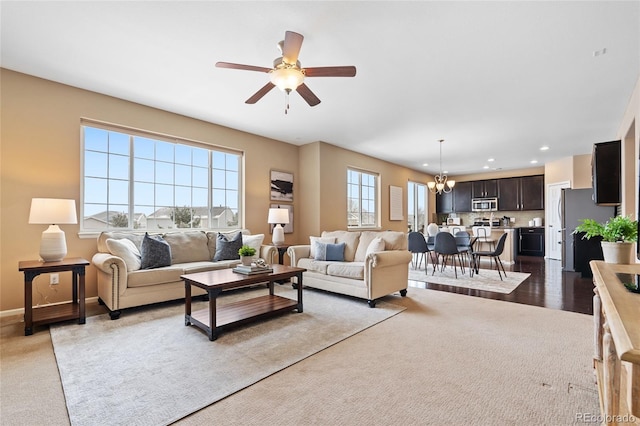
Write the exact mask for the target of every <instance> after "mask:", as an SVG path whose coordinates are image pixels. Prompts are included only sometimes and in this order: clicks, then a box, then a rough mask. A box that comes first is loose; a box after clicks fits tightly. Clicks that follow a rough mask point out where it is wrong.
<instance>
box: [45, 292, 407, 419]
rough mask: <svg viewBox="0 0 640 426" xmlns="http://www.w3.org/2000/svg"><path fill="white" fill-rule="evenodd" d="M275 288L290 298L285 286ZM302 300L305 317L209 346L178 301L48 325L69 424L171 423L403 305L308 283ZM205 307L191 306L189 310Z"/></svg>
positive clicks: (269, 323) (240, 332)
mask: <svg viewBox="0 0 640 426" xmlns="http://www.w3.org/2000/svg"><path fill="white" fill-rule="evenodd" d="M250 292H257V293H260V294H264V293H265V292H266V289H264V288H258V289H254V290H251V291H250ZM250 292H249V293H247V292H246V291H245V292H234V294H231V295H226V296H223V297H221V298H219V300H218V303H219V304H223V303H228V302H232V301H234V300H238V299H239V298H247V297H250ZM276 293H277V294H279V295H282V296H285V297H290V298H292V299H294V298H295V292H294V291H293V290H292V289H291V286H277V288H276ZM398 297H399V296H398ZM303 302H304V312H303V313H296V312H292V313H289V314H285V315H282V316H277V317H273V318H270V319H267V320H261V321H258V322H255V323H249V324H246V325H244V326H241V327H239V328H234V329H230V330H228V331H225V332H223V333H222V334H221V335H220V336H219V337H218V339H217V340H216V341H213V342H210V341H209V340H208V338H207V336H206V335H205V334H204V333H203V332H201V331H200V330H198V329H196V328H195V327H187V326H185V325H184V306H183V305H182V304H172V305H170V306H166V305H165V306H156V307H150V308H146V309H142V310H136V311H134V312H127V311H125V312H124V313H123V314H122V317H121V318H120V319H119V320H116V321H111V320H110V319H109V316H108V315H100V316H96V317H90V318H87V323H86V324H85V325H79V324H68V323H67V324H64V325H58V326H52V327H51V339H52V342H53V346H54V352H55V356H56V361H57V364H58V370H59V372H60V377H61V380H62V385H63V390H64V395H65V399H66V404H67V408H68V411H69V418H70V420H71V424H72V425H94V424H96V421H98V422H99V423H100V424H109V425H132V424H135V425H164V424H170V423H172V422H174V421H176V420H178V419H181V418H183V417H184V416H187V415H189V414H190V413H192V412H194V411H197V410H199V409H201V408H203V407H206V406H208V405H210V404H212V403H214V402H216V401H218V400H220V399H222V398H224V397H226V396H228V395H231V394H233V393H235V392H237V391H239V390H241V389H243V388H246V387H247V386H250V385H252V384H254V383H256V382H258V381H260V380H262V379H264V378H265V377H268V376H270V375H272V374H274V373H276V372H278V371H280V370H282V369H284V368H286V367H288V366H290V365H292V364H294V363H296V362H298V361H301V360H303V359H305V358H307V357H309V356H311V355H313V354H315V353H317V352H319V351H321V350H323V349H325V348H327V347H329V346H331V345H334V344H336V343H338V342H340V341H342V340H344V339H346V338H348V337H349V336H352V335H354V334H356V333H358V332H360V331H362V330H364V329H367V328H368V327H371V326H373V325H375V324H377V323H379V322H381V321H384V320H385V319H388V318H390V317H392V316H394V315H396V314H398V313H399V312H401V311H403V310H404V309H405V308H403V307H400V306H396V305H393V304H391V303H388V302H386V301H380V302H379V303H378V304H377V305H376V308H375V309H371V308H369V307H368V305H367V303H366V302H365V301H363V300H357V299H353V298H348V297H343V296H339V295H335V294H330V293H325V292H321V291H317V290H307V289H305V291H304V297H303ZM196 305H197V306H196ZM205 307H206V302H196V304H194V307H193V309H194V310H196V309H201V308H205ZM274 398H277V395H274Z"/></svg>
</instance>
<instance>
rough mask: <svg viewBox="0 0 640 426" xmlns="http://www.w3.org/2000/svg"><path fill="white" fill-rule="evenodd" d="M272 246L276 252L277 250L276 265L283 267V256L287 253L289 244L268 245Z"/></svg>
mask: <svg viewBox="0 0 640 426" xmlns="http://www.w3.org/2000/svg"><path fill="white" fill-rule="evenodd" d="M269 245H271V246H274V247H275V248H276V250H278V263H279V264H280V265H284V254H285V253H286V252H287V249H288V248H289V244H269Z"/></svg>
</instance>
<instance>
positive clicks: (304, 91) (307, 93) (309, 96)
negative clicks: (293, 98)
mask: <svg viewBox="0 0 640 426" xmlns="http://www.w3.org/2000/svg"><path fill="white" fill-rule="evenodd" d="M296 92H298V93H300V96H302V99H304V100H305V101H307V103H308V104H309V106H316V105H318V104H319V103H320V99H318V97H317V96H316V95H315V94H314V93H313V92H312V91H311V89H309V87H308V86H307V85H306V84H304V83H302V84H301V85H300V86H298V88H297V89H296Z"/></svg>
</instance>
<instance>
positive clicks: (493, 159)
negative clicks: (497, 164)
mask: <svg viewBox="0 0 640 426" xmlns="http://www.w3.org/2000/svg"><path fill="white" fill-rule="evenodd" d="M487 161H488V162H492V161H496V159H495V158H489V159H488V160H487Z"/></svg>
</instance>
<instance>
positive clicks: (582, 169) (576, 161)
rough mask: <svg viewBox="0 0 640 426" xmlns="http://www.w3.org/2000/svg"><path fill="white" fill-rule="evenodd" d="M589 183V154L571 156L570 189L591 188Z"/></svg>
mask: <svg viewBox="0 0 640 426" xmlns="http://www.w3.org/2000/svg"><path fill="white" fill-rule="evenodd" d="M592 187H593V182H591V154H583V155H574V156H573V180H572V181H571V188H573V189H583V188H592Z"/></svg>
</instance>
